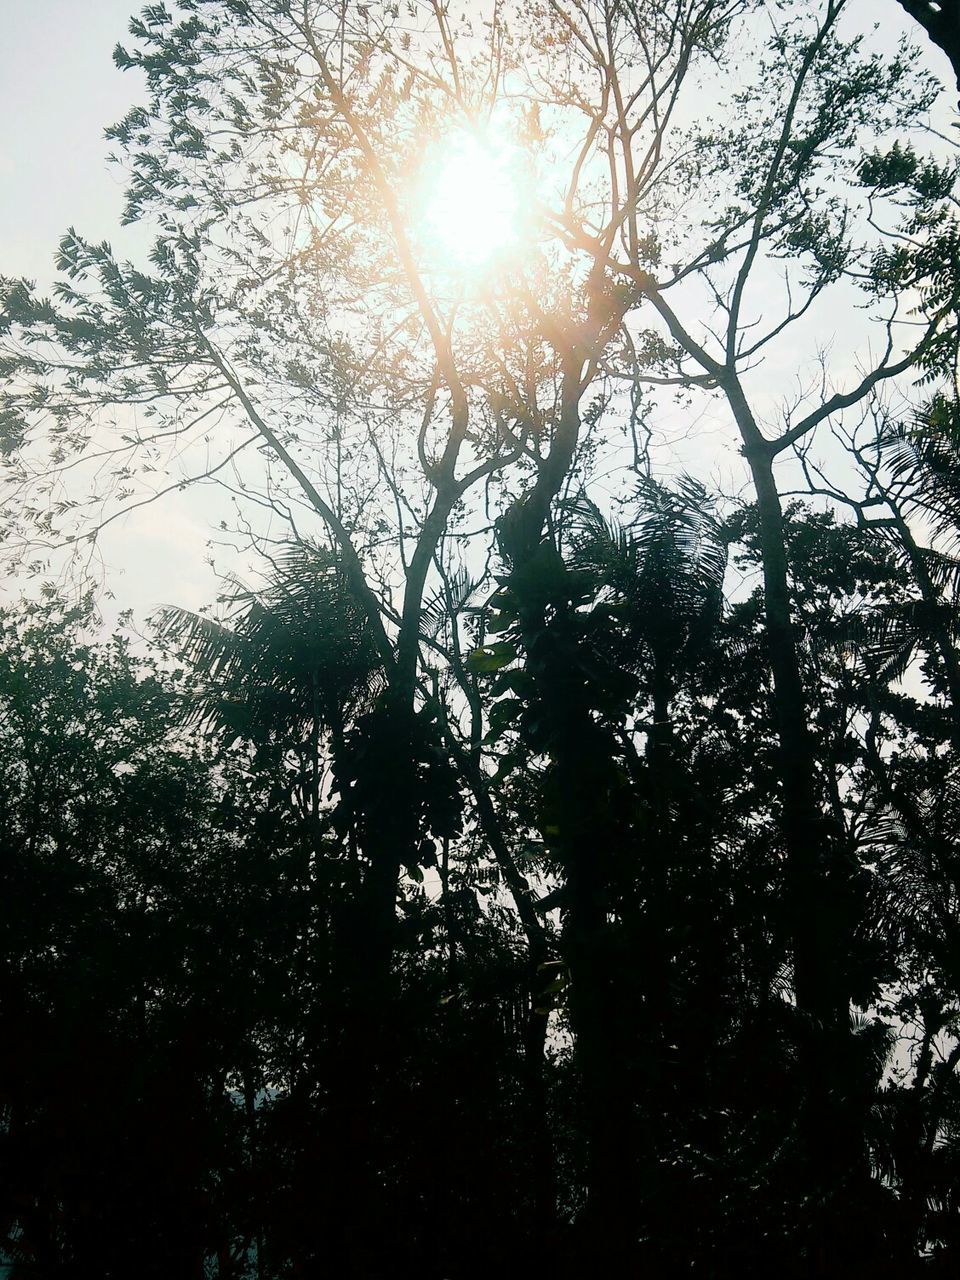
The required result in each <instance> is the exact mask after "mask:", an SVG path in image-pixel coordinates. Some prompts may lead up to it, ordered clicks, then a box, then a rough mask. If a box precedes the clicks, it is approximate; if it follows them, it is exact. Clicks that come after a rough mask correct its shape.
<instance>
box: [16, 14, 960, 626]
mask: <svg viewBox="0 0 960 1280" xmlns="http://www.w3.org/2000/svg"><path fill="white" fill-rule="evenodd" d="M464 2H465V3H466V4H469V0H464ZM138 7H139V6H138V4H137V3H136V0H0V31H2V34H3V39H2V46H0V119H2V120H3V122H4V128H3V131H2V134H0V193H2V194H0V273H2V274H3V275H14V276H16V275H24V276H27V277H28V278H31V279H35V280H37V281H38V283H39V284H40V285H41V286H43V285H45V284H49V283H50V281H51V280H52V278H53V255H54V252H55V250H56V246H57V242H58V240H59V238H60V236H61V235H62V234H63V232H64V231H65V230H66V228H67V227H68V226H70V225H75V226H76V227H77V229H78V230H79V231H80V232H81V233H83V234H87V235H90V236H91V237H94V238H97V239H103V238H106V239H109V240H111V242H112V243H114V244H115V245H118V246H122V244H123V241H124V238H125V237H132V244H135V243H136V236H137V230H136V229H135V228H134V229H132V230H128V231H126V232H124V231H123V230H121V229H120V228H119V216H120V210H121V206H122V200H123V192H122V180H121V176H120V174H119V172H118V171H116V170H114V169H111V167H110V166H109V165H108V164H107V163H106V154H107V151H108V144H107V143H106V141H105V140H104V138H103V130H104V128H105V127H106V126H107V125H108V124H110V123H112V122H114V121H116V120H118V119H119V118H120V117H121V116H123V115H124V114H125V113H126V111H127V110H128V109H129V107H130V106H132V105H134V104H135V103H137V102H138V101H140V100H141V97H142V82H141V80H140V79H139V78H138V76H137V75H136V74H134V73H130V72H127V73H121V72H119V71H117V69H116V68H115V67H114V65H113V62H112V60H111V53H112V50H113V48H114V46H115V45H116V44H117V42H118V41H120V42H122V41H124V40H125V38H126V34H127V32H126V28H127V22H128V18H129V15H130V13H131V12H134V11H136V10H137V9H138ZM851 9H852V10H853V14H852V15H851V16H857V17H859V16H860V15H861V14H862V21H863V26H864V27H865V28H866V27H869V26H872V24H873V23H874V22H879V23H880V27H881V36H882V38H883V42H884V43H885V44H886V43H887V41H888V40H889V43H890V45H891V46H892V45H893V44H894V43H895V41H896V39H897V37H898V36H899V35H900V33H901V32H902V31H903V30H904V28H905V25H907V24H905V22H904V17H903V12H902V10H901V9H900V8H899V6H898V5H897V4H896V3H895V0H855V2H854V3H853V4H852V5H851ZM910 29H911V31H912V33H913V34H914V35H915V38H917V40H918V43H920V44H923V45H924V46H925V47H927V48H929V44H928V42H926V41H925V40H924V38H923V36H922V33H919V29H918V28H917V27H916V26H915V25H914V26H913V27H911V28H910ZM929 61H930V65H931V67H932V68H934V69H936V70H937V71H938V72H942V73H943V78H944V81H945V83H947V84H951V83H952V77H951V76H950V73H949V69H948V68H947V64H946V59H945V58H944V57H943V55H941V54H939V52H938V51H936V50H933V49H930V55H929ZM945 118H946V117H945ZM131 247H132V246H131ZM710 416H711V415H710V409H709V407H707V423H709V419H710ZM707 423H703V424H702V426H705V425H707ZM701 429H702V427H701ZM209 502H210V498H209V496H206V497H205V496H204V494H203V493H198V494H195V495H193V496H191V497H190V498H186V499H180V500H179V501H176V502H174V501H171V500H164V501H162V502H161V503H158V504H157V505H156V506H154V507H152V508H148V509H146V511H145V512H142V513H139V514H138V515H136V516H134V517H132V518H130V519H128V520H126V521H124V522H122V523H118V524H117V525H115V526H113V528H112V530H111V531H110V532H109V534H108V535H107V536H106V537H105V539H104V542H103V546H102V553H103V555H104V558H105V583H106V585H107V586H108V587H109V588H111V589H112V590H113V591H114V592H115V594H116V596H117V607H132V608H134V610H135V612H136V613H137V615H138V616H139V617H142V616H143V615H144V614H145V613H146V612H148V611H149V610H150V609H151V608H152V607H154V606H155V605H156V604H158V603H176V604H181V605H185V606H187V607H190V608H196V607H198V606H199V605H201V604H203V603H206V602H208V601H209V600H211V599H212V598H213V596H214V594H215V591H216V580H215V578H214V576H213V574H212V572H211V571H210V570H209V569H208V568H206V567H205V565H204V557H205V555H206V548H205V541H206V536H207V529H206V516H207V509H206V508H205V506H204V504H205V503H206V504H209ZM8 591H12V592H14V593H15V592H16V591H17V586H16V584H13V585H12V586H10V585H8ZM111 612H112V610H111V609H109V608H108V609H107V614H108V617H109V614H110V613H111Z"/></svg>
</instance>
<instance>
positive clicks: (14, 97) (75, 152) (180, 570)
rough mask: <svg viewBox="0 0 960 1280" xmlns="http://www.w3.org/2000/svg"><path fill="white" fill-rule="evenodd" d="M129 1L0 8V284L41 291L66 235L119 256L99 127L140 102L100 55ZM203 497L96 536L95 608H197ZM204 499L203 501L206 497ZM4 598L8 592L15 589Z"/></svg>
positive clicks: (114, 177)
mask: <svg viewBox="0 0 960 1280" xmlns="http://www.w3.org/2000/svg"><path fill="white" fill-rule="evenodd" d="M139 7H140V6H139V5H138V3H137V0H0V27H2V31H3V43H2V50H0V120H3V121H4V129H3V131H2V132H0V192H2V197H0V274H3V275H6V276H27V277H28V278H29V279H33V280H36V281H37V283H38V285H39V286H40V287H41V288H42V287H44V286H46V285H49V283H50V282H51V281H52V279H53V277H54V269H53V259H54V254H55V252H56V248H57V244H58V242H59V239H60V237H61V236H62V235H63V233H64V231H65V230H66V229H67V227H68V226H75V227H76V228H77V230H78V231H80V232H81V233H85V234H87V235H89V236H91V237H92V238H96V239H98V240H99V239H107V240H110V241H111V243H113V244H114V245H116V246H121V245H123V244H124V241H125V240H127V241H128V243H130V244H131V249H132V248H133V246H134V245H135V244H136V238H137V231H136V229H135V228H131V229H122V228H120V226H119V222H120V213H121V209H122V207H123V183H122V179H121V175H120V173H119V171H118V170H117V169H115V168H113V167H112V166H110V165H109V164H108V163H107V161H106V156H107V154H108V152H109V149H110V147H109V144H108V143H107V141H106V140H105V139H104V136H103V133H104V129H105V128H106V127H107V126H108V125H110V124H112V123H114V122H115V121H117V120H119V119H120V118H121V117H123V116H124V115H125V114H126V113H127V111H128V110H129V109H130V107H131V106H133V105H135V104H136V103H138V102H140V101H141V100H142V96H143V81H142V78H140V77H139V76H137V75H136V74H135V73H132V72H120V71H118V70H117V68H116V67H115V66H114V64H113V60H112V53H113V49H114V47H115V46H116V45H117V44H118V43H123V42H124V41H125V40H126V39H127V23H128V21H129V18H130V15H131V14H132V13H136V12H137V11H138V10H139ZM204 501H205V499H204V497H203V495H201V494H197V495H194V496H193V497H192V498H191V499H180V500H179V501H163V502H161V503H158V504H157V505H156V506H155V507H152V508H147V509H146V510H145V511H144V512H141V513H139V514H137V515H136V516H134V517H131V518H130V519H128V520H126V521H123V522H121V523H118V524H117V525H114V526H113V528H112V529H111V530H110V531H109V532H108V533H107V534H106V535H105V536H104V540H103V545H102V555H103V557H104V561H105V563H104V567H103V571H104V584H105V586H107V587H108V588H109V589H112V591H113V592H114V593H115V594H116V597H117V600H116V603H115V605H114V606H111V605H110V603H109V602H107V603H106V604H105V607H104V614H105V617H106V619H107V620H108V621H109V620H110V618H111V615H112V614H113V613H114V612H115V611H116V610H118V609H122V608H133V609H134V611H135V614H136V615H137V617H138V619H142V618H143V616H144V615H145V614H146V613H148V612H149V611H150V610H151V609H153V608H154V607H155V606H156V605H158V604H178V605H183V606H185V607H187V608H198V607H199V606H200V605H202V604H204V603H207V602H208V601H210V600H211V599H212V598H213V596H214V594H215V592H216V580H215V578H214V575H213V574H212V573H211V572H210V571H209V570H208V569H207V568H206V566H205V565H204V563H203V561H204V556H205V555H206V546H205V543H206V538H207V527H206V522H205V519H204V511H203V506H204ZM206 501H207V502H208V501H209V498H207V499H206ZM5 594H8V595H17V594H19V586H18V584H16V583H13V584H10V583H8V584H6V590H5Z"/></svg>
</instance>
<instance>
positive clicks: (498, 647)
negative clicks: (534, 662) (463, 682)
mask: <svg viewBox="0 0 960 1280" xmlns="http://www.w3.org/2000/svg"><path fill="white" fill-rule="evenodd" d="M516 656H517V651H516V649H515V647H514V646H513V645H512V644H509V643H508V642H507V641H506V640H498V641H497V642H496V643H495V644H485V645H481V647H480V648H479V649H474V650H473V651H472V652H471V653H469V654H467V667H468V668H469V669H470V670H471V671H475V672H477V673H478V674H486V673H489V672H491V671H499V670H500V668H501V667H505V666H507V665H508V664H509V663H511V662H513V661H514V660H515V659H516Z"/></svg>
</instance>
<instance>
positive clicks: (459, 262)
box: [418, 129, 524, 272]
mask: <svg viewBox="0 0 960 1280" xmlns="http://www.w3.org/2000/svg"><path fill="white" fill-rule="evenodd" d="M523 220H524V202H523V200H522V190H521V182H520V173H519V166H518V159H517V154H516V150H515V149H514V148H511V147H510V146H508V145H498V144H497V142H496V141H495V140H494V139H492V138H485V137H483V136H481V135H479V134H477V133H476V132H473V131H467V130H466V129H463V130H458V131H457V132H456V133H454V134H451V135H450V136H449V137H447V138H446V139H445V140H444V141H443V142H442V143H441V144H440V145H439V146H438V148H437V150H436V152H434V153H433V154H432V155H431V156H429V157H428V159H427V163H426V164H425V166H424V171H423V175H422V195H421V211H420V216H419V218H418V222H419V227H418V232H419V234H418V238H419V239H420V240H421V242H422V244H423V247H424V250H425V251H426V252H427V253H428V254H429V256H430V257H432V258H434V259H435V260H436V261H437V263H438V265H440V266H442V267H445V268H446V269H448V270H466V271H471V272H482V271H483V270H485V269H486V268H488V267H490V266H492V265H493V264H494V263H495V262H498V261H501V260H502V259H503V258H504V257H505V256H507V255H508V254H509V253H510V252H511V251H513V250H516V249H517V248H519V247H520V243H521V240H522V223H523Z"/></svg>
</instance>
